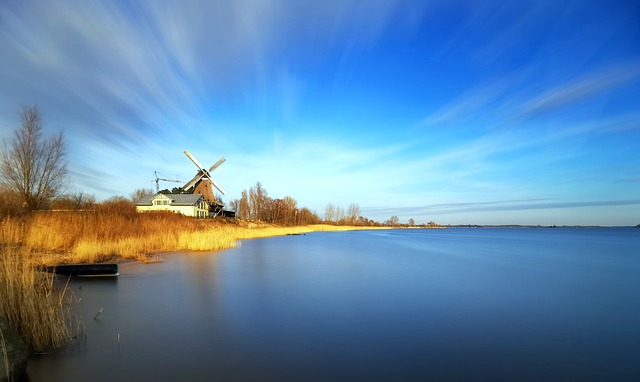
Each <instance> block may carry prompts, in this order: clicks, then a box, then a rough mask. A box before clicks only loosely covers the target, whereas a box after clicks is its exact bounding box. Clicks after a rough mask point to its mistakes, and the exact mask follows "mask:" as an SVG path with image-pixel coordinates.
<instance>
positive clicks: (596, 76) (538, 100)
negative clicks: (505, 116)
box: [516, 62, 640, 118]
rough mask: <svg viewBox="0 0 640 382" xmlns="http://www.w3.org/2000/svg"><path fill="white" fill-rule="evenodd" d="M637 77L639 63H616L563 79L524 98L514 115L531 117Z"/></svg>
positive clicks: (639, 76)
mask: <svg viewBox="0 0 640 382" xmlns="http://www.w3.org/2000/svg"><path fill="white" fill-rule="evenodd" d="M638 78H640V63H638V62H636V63H633V64H625V65H617V66H615V67H612V68H608V69H606V70H600V71H597V72H592V73H589V74H588V75H586V76H584V77H581V78H579V79H577V80H573V81H569V82H565V83H562V84H559V85H558V86H556V87H554V88H552V89H550V90H548V91H546V92H544V93H543V94H541V95H539V96H537V97H535V98H533V99H531V100H530V101H527V102H526V103H524V104H523V105H522V108H521V110H520V111H519V112H518V113H517V115H516V116H517V117H519V118H524V117H531V116H535V115H538V114H542V113H544V112H548V111H552V110H554V109H557V108H560V107H563V106H566V105H569V104H571V103H575V102H579V101H581V100H584V99H588V98H590V97H593V96H595V95H598V94H601V93H603V92H606V91H608V90H611V89H613V88H616V87H618V86H624V85H629V83H630V82H634V81H637V80H638Z"/></svg>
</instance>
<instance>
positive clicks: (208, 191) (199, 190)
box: [182, 150, 225, 210]
mask: <svg viewBox="0 0 640 382" xmlns="http://www.w3.org/2000/svg"><path fill="white" fill-rule="evenodd" d="M184 155H186V156H187V158H189V159H190V160H191V162H193V164H195V165H196V167H197V168H198V172H197V173H196V176H194V177H193V179H191V180H190V181H188V182H187V183H186V184H185V185H184V187H182V189H183V190H184V191H185V192H189V190H190V189H191V187H194V186H195V189H194V190H193V193H194V194H200V195H202V196H204V199H205V200H206V201H207V202H209V206H210V207H211V208H210V210H222V204H220V202H218V200H217V199H216V196H215V195H214V193H213V187H215V188H216V189H217V190H218V191H220V193H221V194H222V195H224V190H223V189H222V187H220V186H219V185H218V184H217V183H216V182H214V181H213V179H212V178H211V173H212V172H213V171H214V170H215V169H217V168H218V167H220V165H221V164H222V163H224V161H225V159H224V158H220V159H219V160H218V161H217V162H216V163H214V165H213V166H211V167H210V168H209V170H207V169H206V168H204V167H203V166H202V165H201V164H200V162H198V160H197V159H196V158H195V157H194V156H193V155H191V153H190V152H189V151H187V150H185V151H184Z"/></svg>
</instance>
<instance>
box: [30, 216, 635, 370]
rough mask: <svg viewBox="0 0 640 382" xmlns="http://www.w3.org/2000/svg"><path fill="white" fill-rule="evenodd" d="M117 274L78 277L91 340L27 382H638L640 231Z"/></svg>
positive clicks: (280, 242)
mask: <svg viewBox="0 0 640 382" xmlns="http://www.w3.org/2000/svg"><path fill="white" fill-rule="evenodd" d="M120 271H121V273H122V276H121V277H120V278H119V279H118V280H116V281H114V280H110V281H109V280H98V281H93V280H86V279H78V280H76V281H74V282H73V284H72V288H73V292H74V293H75V295H76V296H77V298H81V301H80V305H81V310H82V312H81V315H82V319H83V323H84V325H85V326H86V338H83V339H81V340H80V341H79V343H78V344H76V345H74V346H72V347H71V348H70V349H68V350H67V351H65V352H63V353H61V354H54V355H42V356H36V357H33V358H32V359H30V361H29V366H28V374H29V380H30V381H31V382H37V381H116V380H127V381H129V380H130V381H183V380H184V381H187V380H189V381H211V380H218V381H284V380H293V381H424V380H454V381H455V380H503V381H512V380H531V381H535V380H562V381H564V380H576V381H578V380H580V381H584V380H593V381H605V380H606V381H612V380H621V381H622V380H628V381H638V380H640V229H633V228H629V229H625V228H615V229H614V228H611V229H609V228H598V229H569V228H563V229H445V230H393V231H363V232H344V233H313V234H308V235H304V236H286V237H275V238H268V239H259V240H250V241H245V242H243V243H242V246H241V247H240V248H237V249H232V250H227V251H223V252H218V253H188V254H173V255H167V256H165V257H164V261H163V262H162V263H158V264H150V265H143V264H136V263H131V264H124V265H122V266H121V267H120ZM101 307H103V308H104V309H103V311H102V313H101V314H100V315H99V316H98V319H96V320H94V319H93V317H94V316H95V315H96V313H97V312H98V310H99V309H100V308H101ZM118 336H119V338H120V339H119V342H118Z"/></svg>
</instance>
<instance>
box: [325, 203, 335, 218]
mask: <svg viewBox="0 0 640 382" xmlns="http://www.w3.org/2000/svg"><path fill="white" fill-rule="evenodd" d="M324 221H325V222H327V223H333V222H335V221H336V206H334V205H333V203H329V204H327V206H326V207H325V208H324Z"/></svg>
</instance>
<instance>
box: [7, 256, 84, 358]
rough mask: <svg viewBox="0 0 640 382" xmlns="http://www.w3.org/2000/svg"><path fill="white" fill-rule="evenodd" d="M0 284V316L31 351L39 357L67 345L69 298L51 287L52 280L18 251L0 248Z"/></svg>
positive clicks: (62, 290) (58, 288)
mask: <svg viewBox="0 0 640 382" xmlns="http://www.w3.org/2000/svg"><path fill="white" fill-rule="evenodd" d="M0 280H1V282H0V295H1V296H2V298H1V299H0V315H2V316H3V317H5V319H6V320H7V321H8V322H9V325H11V327H12V328H13V329H14V330H15V331H16V332H17V333H18V334H19V335H20V336H21V337H22V339H23V340H24V342H25V343H26V344H27V345H28V346H29V348H30V349H31V351H33V352H36V353H40V352H44V351H48V350H50V349H56V348H58V347H60V346H62V345H65V344H67V343H68V342H70V341H71V339H72V331H71V328H74V325H73V324H72V317H73V314H72V312H71V304H70V301H71V299H72V296H70V295H68V294H66V290H67V288H66V287H64V286H58V285H56V284H55V282H54V281H55V276H53V275H52V274H49V273H44V272H38V271H37V270H36V267H35V266H34V264H33V263H32V262H31V261H30V260H29V258H28V257H24V256H22V254H21V253H20V252H19V251H18V250H16V249H12V248H7V247H2V248H0Z"/></svg>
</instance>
